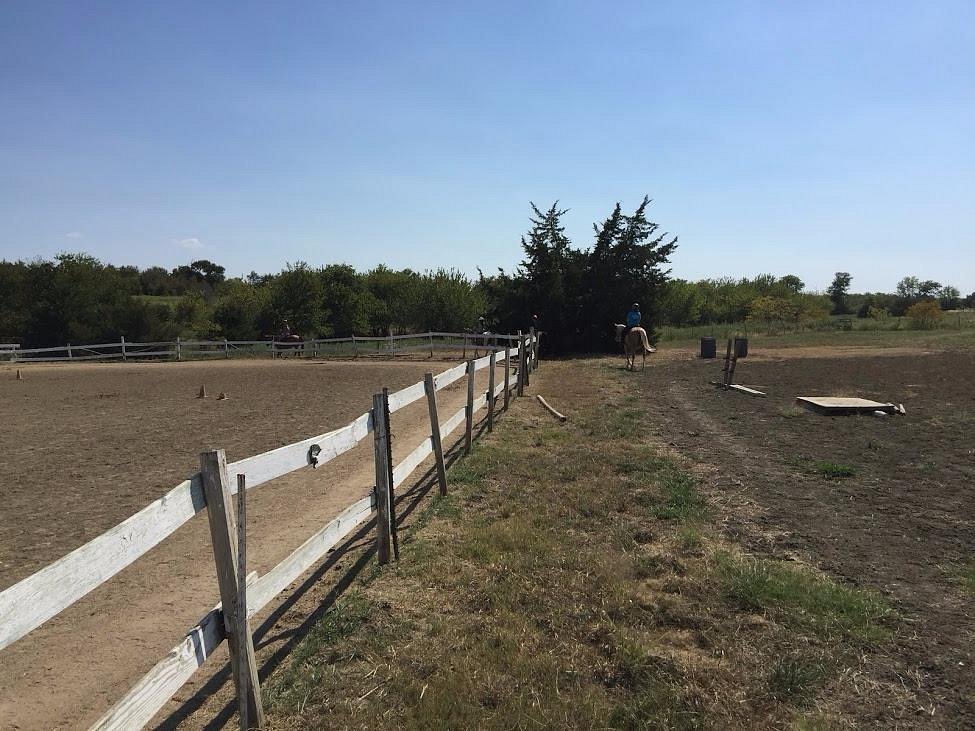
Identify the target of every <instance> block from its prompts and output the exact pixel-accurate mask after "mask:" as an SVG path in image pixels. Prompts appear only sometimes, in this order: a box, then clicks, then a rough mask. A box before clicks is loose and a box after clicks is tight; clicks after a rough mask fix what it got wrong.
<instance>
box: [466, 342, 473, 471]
mask: <svg viewBox="0 0 975 731" xmlns="http://www.w3.org/2000/svg"><path fill="white" fill-rule="evenodd" d="M474 363H475V361H473V360H469V361H467V427H466V429H465V431H464V454H470V453H471V443H472V442H473V441H474Z"/></svg>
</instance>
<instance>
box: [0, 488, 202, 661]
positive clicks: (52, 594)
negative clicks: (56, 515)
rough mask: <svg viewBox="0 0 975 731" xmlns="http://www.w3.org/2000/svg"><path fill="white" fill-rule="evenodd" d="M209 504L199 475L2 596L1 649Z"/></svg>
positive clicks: (0, 603) (156, 542) (118, 569)
mask: <svg viewBox="0 0 975 731" xmlns="http://www.w3.org/2000/svg"><path fill="white" fill-rule="evenodd" d="M205 506H206V500H205V498H204V496H203V483H202V481H201V479H200V475H199V474H196V475H194V476H193V477H192V478H191V479H189V480H186V481H184V482H181V483H180V484H179V485H177V486H176V487H174V488H173V489H172V490H170V491H169V492H168V493H167V494H166V495H164V496H163V497H161V498H159V499H158V500H155V501H154V502H152V503H150V504H149V505H147V506H146V507H144V508H143V509H142V510H140V511H139V512H138V513H136V514H135V515H133V516H132V517H130V518H127V519H126V520H124V521H122V522H121V523H119V524H118V525H117V526H115V527H114V528H111V529H109V530H107V531H105V532H104V533H102V534H101V535H100V536H98V537H97V538H94V539H92V540H91V541H89V542H88V543H86V544H85V545H83V546H80V547H79V548H76V549H75V550H74V551H72V552H71V553H69V554H68V555H67V556H64V557H63V558H60V559H58V560H57V561H55V562H54V563H52V564H50V565H48V566H45V567H44V568H43V569H41V570H40V571H38V572H37V573H35V574H32V575H31V576H28V577H27V578H25V579H22V580H21V581H19V582H17V583H16V584H14V585H13V586H10V587H8V588H7V589H5V590H4V591H2V592H0V649H2V648H4V647H6V646H7V645H9V644H11V643H12V642H15V641H16V640H18V639H20V638H21V637H23V636H24V635H25V634H27V633H28V632H30V631H31V630H33V629H34V628H36V627H39V626H40V625H41V624H43V623H44V622H46V621H47V620H49V619H50V618H51V617H53V616H55V615H56V614H58V613H59V612H61V611H62V610H63V609H65V608H66V607H69V606H71V605H72V604H74V603H75V602H76V601H78V600H79V599H80V598H81V597H83V596H84V595H85V594H87V593H88V592H90V591H91V590H92V589H94V588H95V587H97V586H98V585H99V584H101V583H102V582H104V581H106V580H108V579H110V578H111V577H113V576H114V575H115V574H117V573H118V572H119V571H121V570H122V569H124V568H125V567H126V566H128V565H129V564H131V563H132V562H133V561H135V560H136V559H137V558H139V557H140V556H142V555H143V554H145V553H146V552H147V551H148V550H149V549H151V548H152V547H154V546H156V545H157V544H158V543H159V542H160V541H162V540H163V539H164V538H166V537H167V536H169V535H170V534H171V533H172V532H173V531H175V530H176V529H177V528H179V527H180V526H181V525H183V523H185V522H186V521H188V520H189V519H190V518H192V517H193V516H194V515H196V514H197V513H198V512H200V511H201V510H202V509H203V508H204V507H205Z"/></svg>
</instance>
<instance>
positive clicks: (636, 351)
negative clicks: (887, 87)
mask: <svg viewBox="0 0 975 731" xmlns="http://www.w3.org/2000/svg"><path fill="white" fill-rule="evenodd" d="M615 327H616V342H617V343H622V345H623V355H624V357H625V358H626V368H627V370H631V371H634V370H636V357H637V355H642V356H643V370H646V368H647V353H656V352H657V349H656V348H655V347H653V346H652V345H650V340H649V339H648V338H647V331H646V330H644V329H643V328H642V327H634V328H630V331H629V332H628V333H627V334H626V340H625V341H624V340H623V330H625V329H626V325H620V324H619V323H617V324H616V325H615Z"/></svg>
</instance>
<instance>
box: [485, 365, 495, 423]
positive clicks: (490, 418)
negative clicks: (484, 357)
mask: <svg viewBox="0 0 975 731" xmlns="http://www.w3.org/2000/svg"><path fill="white" fill-rule="evenodd" d="M489 358H490V360H491V363H490V365H488V390H487V392H488V404H487V408H488V416H487V429H488V433H490V432H493V431H494V397H495V392H494V378H495V373H494V372H495V370H496V368H495V358H496V355H495V352H494V351H493V350H492V351H491V355H490V356H489Z"/></svg>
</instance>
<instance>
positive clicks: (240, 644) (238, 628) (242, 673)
mask: <svg viewBox="0 0 975 731" xmlns="http://www.w3.org/2000/svg"><path fill="white" fill-rule="evenodd" d="M234 630H235V635H236V637H235V639H236V641H237V657H246V655H247V637H248V635H249V632H248V630H247V478H246V477H245V476H244V475H237V603H236V604H235V605H234ZM237 687H238V688H239V689H240V692H239V693H238V695H237V698H238V699H240V698H247V697H249V696H250V673H249V672H248V671H247V667H246V666H245V665H244V663H237ZM247 706H248V704H247V703H241V702H239V700H238V703H237V714H238V716H239V717H240V731H248V729H249V728H250V727H251V726H250V714H249V713H248V710H249V709H248V707H247Z"/></svg>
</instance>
